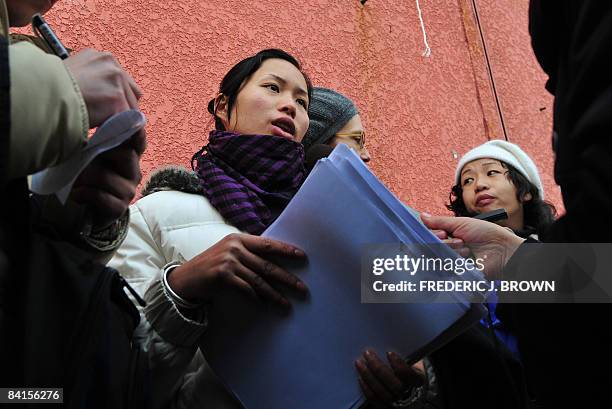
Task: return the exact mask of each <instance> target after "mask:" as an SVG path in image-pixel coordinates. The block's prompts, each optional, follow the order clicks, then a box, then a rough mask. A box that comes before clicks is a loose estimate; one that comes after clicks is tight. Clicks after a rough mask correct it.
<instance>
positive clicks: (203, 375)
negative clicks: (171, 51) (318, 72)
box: [110, 50, 312, 408]
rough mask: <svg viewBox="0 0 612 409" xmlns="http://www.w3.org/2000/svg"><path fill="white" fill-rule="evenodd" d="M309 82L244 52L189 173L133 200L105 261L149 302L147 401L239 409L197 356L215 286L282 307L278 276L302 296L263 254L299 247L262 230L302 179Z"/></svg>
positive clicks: (273, 58)
mask: <svg viewBox="0 0 612 409" xmlns="http://www.w3.org/2000/svg"><path fill="white" fill-rule="evenodd" d="M311 88H312V87H311V84H310V81H309V80H308V78H307V76H306V75H305V74H304V73H303V72H302V71H301V67H300V65H299V63H298V62H297V60H295V59H294V58H293V57H292V56H290V55H289V54H287V53H285V52H283V51H281V50H263V51H260V52H259V53H257V54H256V55H254V56H252V57H249V58H246V59H244V60H242V61H241V62H239V63H238V64H237V65H235V66H234V67H233V68H232V69H231V70H230V71H229V72H228V73H227V74H226V75H225V77H224V79H223V81H222V82H221V86H220V89H219V94H218V96H217V97H216V98H214V99H213V100H211V101H210V103H209V106H208V110H209V112H210V113H211V114H212V115H213V116H214V118H215V128H216V129H215V130H214V131H212V132H211V133H210V136H209V141H208V144H207V145H206V146H205V147H204V148H202V150H200V151H199V152H197V153H196V154H195V155H194V156H193V158H192V163H193V167H194V170H195V172H188V171H186V170H181V169H177V168H170V169H165V170H162V171H160V172H157V173H156V174H154V175H153V177H152V178H151V180H150V182H149V183H148V185H147V187H146V189H145V192H144V194H145V196H144V197H143V198H141V199H140V200H139V201H137V202H136V203H135V204H134V205H133V206H131V208H130V230H129V233H128V236H127V238H126V240H125V242H124V243H123V245H122V246H121V248H120V249H119V250H118V251H117V254H116V256H115V257H114V258H113V260H112V261H111V264H110V265H111V266H112V267H114V268H116V269H117V270H118V271H119V272H120V273H121V274H122V275H123V276H124V277H125V278H126V279H127V280H128V281H129V282H130V284H132V286H133V287H135V288H136V290H137V291H138V292H139V293H140V294H142V295H143V296H144V298H145V300H146V302H147V305H146V307H144V308H143V316H144V318H145V319H144V320H143V323H142V325H141V326H140V327H139V332H140V334H139V336H140V337H141V338H142V342H144V343H145V348H146V350H147V352H148V354H149V357H150V364H151V366H152V368H151V369H152V373H153V393H154V402H153V403H154V406H155V407H166V406H168V405H172V406H174V407H200V406H205V407H207V408H239V407H241V406H240V404H239V403H238V402H236V401H235V400H234V399H233V398H232V397H231V396H230V394H229V393H228V392H227V391H225V389H224V388H223V386H222V385H221V384H220V383H219V382H218V381H217V380H216V379H215V377H214V375H213V374H212V371H210V369H209V368H208V366H207V365H206V363H205V362H204V360H203V358H202V356H201V355H200V354H199V353H198V355H196V351H197V345H198V342H197V341H198V339H199V338H200V336H201V335H202V334H203V332H204V330H205V329H206V327H207V321H208V317H207V309H206V305H207V303H209V302H211V301H214V299H215V296H216V294H217V293H218V292H219V290H220V289H230V290H231V289H234V290H236V291H242V292H244V293H245V295H246V296H255V297H254V298H258V299H259V302H269V303H271V304H273V305H276V306H278V307H279V308H289V307H290V304H289V301H288V300H287V298H285V297H284V295H283V294H282V292H281V291H280V290H278V288H279V286H278V284H282V286H283V287H284V288H287V287H289V288H292V289H294V290H296V291H298V292H302V293H305V292H307V289H306V286H305V285H304V283H303V282H302V281H301V280H300V279H299V278H298V277H296V276H294V275H292V274H290V273H288V272H287V271H285V270H283V269H282V268H280V267H279V266H277V265H276V264H274V263H273V262H270V261H268V258H269V257H270V256H275V257H278V256H281V257H289V258H297V259H299V258H303V257H305V255H304V253H303V252H302V251H301V250H300V249H297V248H295V247H294V246H291V245H289V244H285V243H281V242H277V241H274V240H271V239H268V238H263V237H260V236H259V234H261V233H262V232H263V231H264V230H265V228H266V227H267V226H269V225H270V224H271V223H272V221H273V220H274V219H275V218H276V217H277V216H278V214H280V212H281V211H282V210H283V208H284V207H285V206H286V204H287V203H288V202H289V200H290V199H291V197H292V196H293V195H294V194H295V192H296V191H297V189H298V188H299V185H300V184H301V182H302V181H303V178H304V176H305V171H304V166H303V158H304V151H303V148H302V145H301V144H300V143H299V142H300V141H301V140H302V138H303V137H304V134H305V133H306V130H307V129H308V124H309V119H308V103H309V100H310V95H311ZM211 330H214V328H213V329H211ZM194 357H195V358H194ZM190 363H191V365H190ZM189 366H190V368H188V367H189Z"/></svg>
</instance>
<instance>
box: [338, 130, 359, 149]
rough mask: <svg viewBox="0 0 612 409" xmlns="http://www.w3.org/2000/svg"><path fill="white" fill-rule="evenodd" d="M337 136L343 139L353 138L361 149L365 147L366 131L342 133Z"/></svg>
mask: <svg viewBox="0 0 612 409" xmlns="http://www.w3.org/2000/svg"><path fill="white" fill-rule="evenodd" d="M336 136H339V137H341V138H353V139H355V140H356V141H357V142H358V143H359V149H363V148H364V147H365V131H355V132H341V133H337V134H336Z"/></svg>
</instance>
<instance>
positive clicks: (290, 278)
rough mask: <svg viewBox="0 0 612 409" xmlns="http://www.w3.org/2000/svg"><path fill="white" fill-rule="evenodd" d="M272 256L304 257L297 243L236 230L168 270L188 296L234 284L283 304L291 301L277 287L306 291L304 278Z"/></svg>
mask: <svg viewBox="0 0 612 409" xmlns="http://www.w3.org/2000/svg"><path fill="white" fill-rule="evenodd" d="M269 256H274V257H278V256H280V257H286V258H291V259H298V260H299V259H304V258H305V257H306V255H305V254H304V252H303V251H302V250H300V249H298V248H297V247H294V246H292V245H290V244H286V243H282V242H280V241H276V240H272V239H270V238H267V237H260V236H253V235H250V234H241V233H233V234H230V235H228V236H226V237H224V238H223V239H222V240H221V241H219V242H218V243H216V244H215V245H214V246H212V247H210V248H209V249H207V250H205V251H203V252H202V253H200V254H198V255H197V256H196V257H194V258H193V259H191V260H189V261H188V262H186V263H185V264H183V265H181V266H179V267H176V268H175V269H174V270H173V271H172V272H170V273H169V274H168V284H169V285H170V287H171V288H172V290H173V291H174V292H175V293H177V294H178V295H179V296H180V297H182V298H184V299H186V300H210V299H211V298H212V297H213V295H214V294H215V293H216V292H217V291H218V290H219V289H220V288H223V287H226V288H227V287H234V288H236V289H238V290H241V291H244V292H246V293H248V294H250V295H251V296H253V295H257V296H259V297H260V298H261V299H263V300H265V301H269V302H272V303H273V304H276V305H278V306H280V307H282V308H289V307H290V303H289V301H288V300H287V299H286V298H285V297H284V296H283V295H282V294H281V293H280V292H279V291H278V290H277V288H278V285H279V284H281V285H285V286H287V287H290V288H293V289H295V290H297V291H299V292H301V293H303V294H306V293H307V292H308V288H307V287H306V285H305V284H304V282H303V281H302V280H300V279H299V278H298V277H296V276H295V275H293V274H291V273H289V272H287V271H285V270H284V269H282V268H281V267H279V266H277V265H276V264H274V263H272V262H270V261H268V260H267V258H268V257H269Z"/></svg>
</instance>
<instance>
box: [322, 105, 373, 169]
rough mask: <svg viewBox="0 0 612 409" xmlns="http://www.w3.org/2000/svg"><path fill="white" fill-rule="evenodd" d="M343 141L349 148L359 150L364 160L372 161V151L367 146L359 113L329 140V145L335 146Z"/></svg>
mask: <svg viewBox="0 0 612 409" xmlns="http://www.w3.org/2000/svg"><path fill="white" fill-rule="evenodd" d="M341 143H344V144H346V145H348V147H349V148H351V149H353V150H354V151H355V152H357V154H358V155H359V157H360V158H361V160H363V161H364V162H366V163H367V162H369V161H370V153H369V152H368V149H367V148H366V147H365V133H364V131H363V124H362V123H361V118H360V117H359V114H357V115H355V116H354V117H352V118H351V119H350V120H349V121H348V122H347V123H346V124H345V125H344V126H343V127H342V129H340V130H339V131H338V132H337V133H336V135H335V136H334V137H333V138H332V139H331V140H330V141H329V143H328V145H329V146H331V147H332V148H335V147H336V146H338V144H341Z"/></svg>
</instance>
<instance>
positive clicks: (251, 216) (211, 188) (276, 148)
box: [192, 131, 306, 234]
mask: <svg viewBox="0 0 612 409" xmlns="http://www.w3.org/2000/svg"><path fill="white" fill-rule="evenodd" d="M194 160H195V161H196V166H195V172H196V174H197V176H198V179H199V181H200V185H201V186H202V188H203V189H204V196H206V198H207V199H208V200H209V201H210V203H211V204H212V206H213V207H214V208H215V209H217V211H218V212H219V213H221V216H223V218H224V219H225V220H226V221H228V222H229V223H231V224H232V225H233V226H235V227H237V228H238V229H240V230H242V231H245V232H247V233H250V234H261V233H262V232H263V231H264V230H265V229H266V228H267V227H268V226H269V225H270V224H272V222H273V221H274V218H275V216H276V215H275V214H274V213H273V212H272V211H271V207H272V208H279V207H280V208H284V207H285V206H286V205H287V203H289V200H291V198H292V197H293V195H294V194H295V193H296V192H297V190H298V188H299V187H300V185H301V184H302V182H303V180H304V177H305V175H306V171H305V169H304V148H303V147H302V144H300V143H297V142H294V141H291V140H289V139H286V138H281V137H278V136H272V135H242V134H237V133H233V132H224V131H212V132H211V133H210V136H209V139H208V145H206V146H204V147H203V148H202V149H201V150H200V151H199V152H197V153H196V154H195V155H194V156H193V159H192V162H193V161H194Z"/></svg>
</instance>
